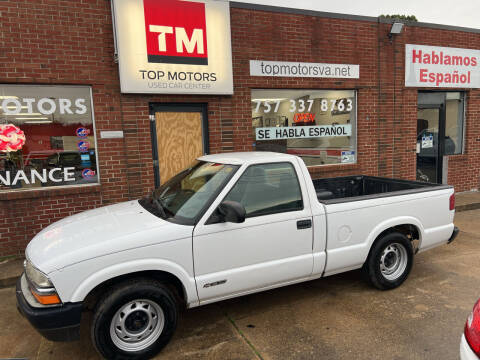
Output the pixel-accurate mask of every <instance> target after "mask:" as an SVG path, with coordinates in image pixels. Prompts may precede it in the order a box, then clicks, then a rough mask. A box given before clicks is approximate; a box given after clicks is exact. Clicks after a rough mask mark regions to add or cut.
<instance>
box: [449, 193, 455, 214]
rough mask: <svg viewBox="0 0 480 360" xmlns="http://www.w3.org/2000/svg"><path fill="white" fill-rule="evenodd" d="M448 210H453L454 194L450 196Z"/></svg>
mask: <svg viewBox="0 0 480 360" xmlns="http://www.w3.org/2000/svg"><path fill="white" fill-rule="evenodd" d="M450 210H455V193H453V194H452V195H451V196H450Z"/></svg>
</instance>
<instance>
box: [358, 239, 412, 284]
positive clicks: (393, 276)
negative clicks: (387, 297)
mask: <svg viewBox="0 0 480 360" xmlns="http://www.w3.org/2000/svg"><path fill="white" fill-rule="evenodd" d="M412 265H413V247H412V243H411V242H410V240H408V239H407V237H406V236H405V235H403V234H401V233H398V232H392V233H389V234H386V235H384V236H382V237H381V238H380V239H378V240H377V241H376V242H375V243H374V244H373V246H372V249H371V251H370V254H369V256H368V259H367V261H366V262H365V264H364V265H363V271H364V274H365V276H366V278H367V279H368V280H369V282H370V283H371V284H372V285H373V286H375V287H376V288H378V289H381V290H388V289H393V288H396V287H398V286H400V285H401V284H402V283H403V282H404V281H405V280H406V279H407V277H408V275H409V274H410V270H411V269H412Z"/></svg>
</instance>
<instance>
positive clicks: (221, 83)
mask: <svg viewBox="0 0 480 360" xmlns="http://www.w3.org/2000/svg"><path fill="white" fill-rule="evenodd" d="M113 4H114V14H115V24H114V25H115V33H116V39H117V47H118V61H119V70H120V85H121V91H122V92H123V93H152V94H219V95H220V94H233V75H232V49H231V40H230V8H229V4H228V2H227V1H208V0H195V1H180V0H161V1H159V0H114V1H113Z"/></svg>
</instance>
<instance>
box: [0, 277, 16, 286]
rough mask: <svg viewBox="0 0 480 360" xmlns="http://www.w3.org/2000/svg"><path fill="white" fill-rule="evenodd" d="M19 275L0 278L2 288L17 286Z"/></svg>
mask: <svg viewBox="0 0 480 360" xmlns="http://www.w3.org/2000/svg"><path fill="white" fill-rule="evenodd" d="M17 279H18V276H14V277H8V278H5V279H0V289H5V288H9V287H13V286H15V284H16V283H17Z"/></svg>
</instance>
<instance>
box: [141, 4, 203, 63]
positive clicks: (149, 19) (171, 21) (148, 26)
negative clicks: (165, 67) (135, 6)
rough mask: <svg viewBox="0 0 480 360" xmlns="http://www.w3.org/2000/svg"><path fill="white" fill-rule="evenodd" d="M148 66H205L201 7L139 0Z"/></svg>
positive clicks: (199, 5) (200, 5) (201, 5)
mask: <svg viewBox="0 0 480 360" xmlns="http://www.w3.org/2000/svg"><path fill="white" fill-rule="evenodd" d="M143 9H144V14H145V31H146V36H147V56H148V62H150V63H167V64H190V65H208V53H207V26H206V21H205V4H204V3H198V2H190V1H179V0H162V1H158V0H143Z"/></svg>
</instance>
